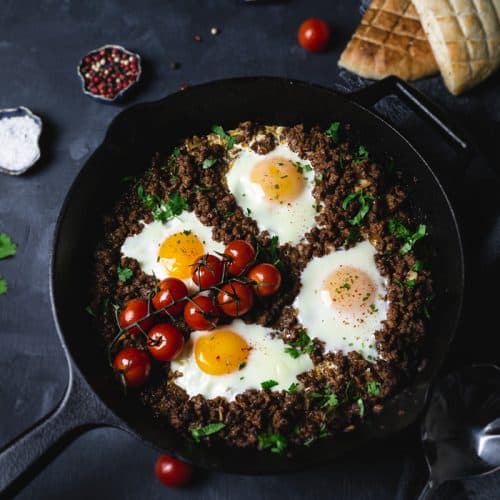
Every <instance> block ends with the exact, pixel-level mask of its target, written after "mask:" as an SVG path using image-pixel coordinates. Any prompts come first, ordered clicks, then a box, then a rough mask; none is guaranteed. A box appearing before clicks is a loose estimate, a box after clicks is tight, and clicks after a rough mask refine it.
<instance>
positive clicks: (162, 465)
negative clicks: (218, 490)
mask: <svg viewBox="0 0 500 500" xmlns="http://www.w3.org/2000/svg"><path fill="white" fill-rule="evenodd" d="M155 474H156V477H157V478H158V481H160V483H161V484H164V485H165V486H170V487H171V488H177V487H178V486H183V485H184V484H186V483H187V482H188V481H189V480H190V479H191V476H192V474H193V468H192V467H191V465H190V464H187V463H185V462H181V461H180V460H177V459H176V458H174V457H171V456H170V455H160V456H159V457H158V459H157V460H156V464H155Z"/></svg>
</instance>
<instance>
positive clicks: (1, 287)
mask: <svg viewBox="0 0 500 500" xmlns="http://www.w3.org/2000/svg"><path fill="white" fill-rule="evenodd" d="M8 289H9V286H8V285H7V280H6V279H5V278H2V276H0V295H3V294H4V293H7V290H8Z"/></svg>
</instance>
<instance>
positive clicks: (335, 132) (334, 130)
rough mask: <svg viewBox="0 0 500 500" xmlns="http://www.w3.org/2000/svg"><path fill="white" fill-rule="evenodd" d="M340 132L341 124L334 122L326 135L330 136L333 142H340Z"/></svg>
mask: <svg viewBox="0 0 500 500" xmlns="http://www.w3.org/2000/svg"><path fill="white" fill-rule="evenodd" d="M339 131H340V122H333V123H331V124H330V126H329V127H328V128H327V129H326V130H325V135H326V136H328V137H330V138H331V139H332V141H333V142H338V140H339Z"/></svg>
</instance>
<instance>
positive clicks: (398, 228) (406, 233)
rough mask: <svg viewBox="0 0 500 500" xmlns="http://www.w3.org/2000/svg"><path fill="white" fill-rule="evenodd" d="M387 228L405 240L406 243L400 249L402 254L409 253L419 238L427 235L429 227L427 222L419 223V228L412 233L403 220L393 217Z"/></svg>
mask: <svg viewBox="0 0 500 500" xmlns="http://www.w3.org/2000/svg"><path fill="white" fill-rule="evenodd" d="M387 228H388V230H389V232H390V233H391V234H392V235H394V236H396V238H399V239H401V240H404V242H405V243H404V245H403V246H402V247H401V250H400V251H399V253H400V254H401V255H405V254H407V253H408V252H409V251H410V250H411V249H412V248H413V245H415V243H416V242H417V241H418V240H420V239H422V238H423V237H424V236H426V235H427V227H426V225H425V224H419V226H418V228H417V230H416V231H415V232H414V233H412V232H411V231H410V230H409V229H408V228H407V227H406V226H405V225H404V224H403V223H402V222H401V221H399V220H397V219H391V220H390V221H389V222H388V223H387Z"/></svg>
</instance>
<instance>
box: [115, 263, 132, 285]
mask: <svg viewBox="0 0 500 500" xmlns="http://www.w3.org/2000/svg"><path fill="white" fill-rule="evenodd" d="M116 273H117V274H118V280H119V281H120V282H121V283H126V282H127V281H128V280H129V279H130V278H131V277H132V276H133V274H134V273H133V271H132V269H129V268H128V267H122V266H118V267H117V268H116Z"/></svg>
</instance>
